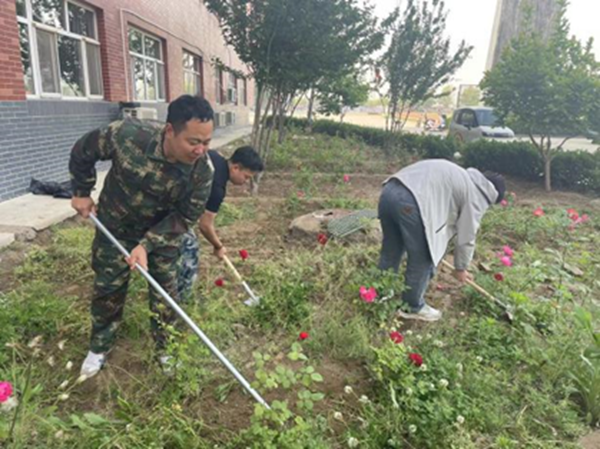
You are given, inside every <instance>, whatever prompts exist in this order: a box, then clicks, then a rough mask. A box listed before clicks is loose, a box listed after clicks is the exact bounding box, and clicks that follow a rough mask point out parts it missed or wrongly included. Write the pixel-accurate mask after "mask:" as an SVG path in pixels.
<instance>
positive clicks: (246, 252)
mask: <svg viewBox="0 0 600 449" xmlns="http://www.w3.org/2000/svg"><path fill="white" fill-rule="evenodd" d="M240 257H241V258H242V260H246V259H247V258H248V251H246V250H245V249H241V250H240Z"/></svg>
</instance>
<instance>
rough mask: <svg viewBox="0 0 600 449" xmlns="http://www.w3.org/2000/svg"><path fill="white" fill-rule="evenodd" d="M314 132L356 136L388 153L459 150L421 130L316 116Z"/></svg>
mask: <svg viewBox="0 0 600 449" xmlns="http://www.w3.org/2000/svg"><path fill="white" fill-rule="evenodd" d="M287 120H288V121H287V123H288V125H290V126H294V127H297V128H303V129H304V128H306V126H307V125H308V121H307V120H306V119H301V118H295V117H293V118H289V119H287ZM312 130H313V132H316V133H320V134H328V135H330V136H339V137H343V138H345V137H354V138H358V139H360V140H362V141H363V142H365V143H367V144H369V145H373V146H376V147H379V148H382V149H383V150H384V151H385V152H386V153H388V154H391V153H394V152H396V151H406V152H408V153H411V154H415V155H418V156H420V157H423V158H428V159H431V158H442V159H452V158H453V157H454V154H455V153H456V152H457V151H459V148H458V146H457V144H456V142H455V141H454V140H452V139H445V138H442V137H437V136H421V135H418V134H410V133H406V134H399V133H389V132H387V131H385V130H383V129H379V128H368V127H365V126H359V125H352V124H349V123H339V122H334V121H332V120H315V121H314V122H313V126H312Z"/></svg>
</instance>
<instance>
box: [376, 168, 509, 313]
mask: <svg viewBox="0 0 600 449" xmlns="http://www.w3.org/2000/svg"><path fill="white" fill-rule="evenodd" d="M505 191H506V187H505V184H504V178H503V177H502V176H501V175H498V174H496V173H490V172H486V173H485V174H484V173H481V172H480V171H479V170H476V169H474V168H468V169H464V168H462V167H460V166H458V165H456V164H454V163H452V162H450V161H447V160H442V159H430V160H425V161H420V162H417V163H415V164H412V165H409V166H408V167H405V168H403V169H402V170H400V171H399V172H398V173H396V174H395V175H393V176H391V177H390V178H388V179H387V180H386V181H385V182H384V187H383V190H382V192H381V197H380V199H379V219H380V221H381V227H382V230H383V242H382V247H381V255H380V260H379V268H380V269H381V270H389V269H393V270H394V271H395V272H396V273H397V272H398V268H399V266H400V261H401V259H402V256H403V255H404V253H405V252H406V253H407V255H408V261H407V267H406V273H405V280H406V286H407V289H406V290H405V291H404V292H403V294H402V302H403V306H402V307H401V308H400V309H399V310H398V315H400V316H401V317H403V318H409V319H420V320H423V321H437V320H439V319H440V318H441V316H442V313H441V312H440V311H439V310H436V309H434V308H433V307H431V306H429V305H428V304H426V303H425V299H424V296H425V291H426V289H427V285H428V284H429V282H430V280H431V278H432V277H433V276H434V274H435V269H436V266H437V265H438V264H439V263H440V261H441V260H442V258H443V257H444V255H445V253H446V250H447V248H448V243H449V242H450V240H451V239H452V238H454V237H456V244H455V246H456V249H455V251H454V267H455V269H456V271H455V276H456V278H457V279H458V280H459V281H461V282H465V281H466V280H467V279H468V278H469V276H470V274H469V272H468V271H467V270H468V267H469V264H470V263H471V260H472V258H473V253H474V251H475V239H476V236H477V231H478V229H479V225H480V223H481V219H482V217H483V215H484V214H485V212H486V211H487V209H488V208H489V207H490V206H491V205H493V204H496V203H499V202H500V201H502V199H503V198H504V193H505Z"/></svg>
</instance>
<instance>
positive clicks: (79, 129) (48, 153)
mask: <svg viewBox="0 0 600 449" xmlns="http://www.w3.org/2000/svg"><path fill="white" fill-rule="evenodd" d="M117 114H118V106H117V105H115V104H111V103H107V102H79V101H78V102H65V101H60V100H57V101H47V100H46V101H44V100H39V101H35V100H30V101H14V102H10V101H3V102H0V201H4V200H7V199H9V198H13V197H15V196H18V195H21V194H23V193H26V192H27V189H28V187H29V183H30V181H31V178H32V177H33V178H36V179H40V180H44V181H66V180H67V179H69V174H68V167H67V165H68V160H69V153H70V150H71V148H72V147H73V144H74V143H75V141H76V140H77V139H78V138H79V137H81V136H82V135H83V134H85V133H86V132H87V131H89V130H91V129H94V128H96V127H98V126H102V125H105V124H107V123H110V122H111V121H112V120H114V119H115V118H116V117H117Z"/></svg>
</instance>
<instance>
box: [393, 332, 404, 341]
mask: <svg viewBox="0 0 600 449" xmlns="http://www.w3.org/2000/svg"><path fill="white" fill-rule="evenodd" d="M390 339H391V340H392V341H393V342H394V343H396V344H398V343H402V342H403V341H404V337H403V336H402V334H401V333H400V332H398V331H393V332H390Z"/></svg>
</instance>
